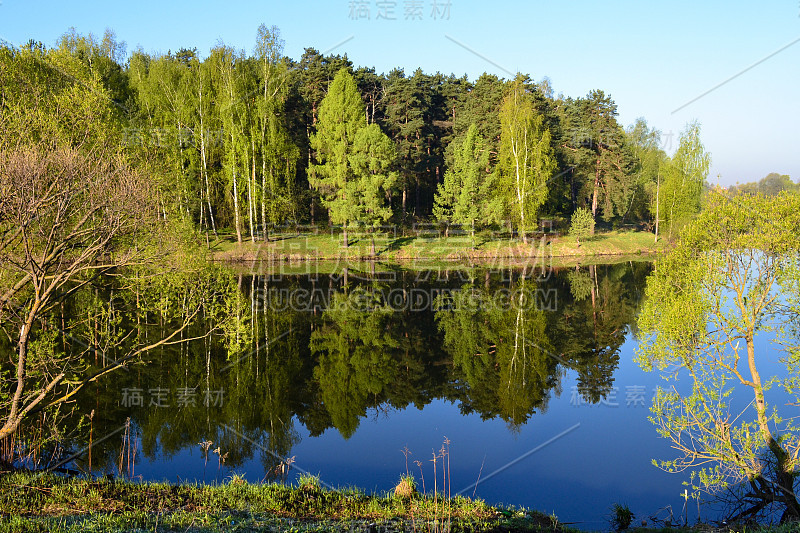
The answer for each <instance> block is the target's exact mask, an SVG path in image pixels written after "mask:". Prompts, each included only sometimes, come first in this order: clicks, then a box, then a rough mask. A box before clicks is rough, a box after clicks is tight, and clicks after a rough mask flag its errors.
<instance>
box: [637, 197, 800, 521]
mask: <svg viewBox="0 0 800 533" xmlns="http://www.w3.org/2000/svg"><path fill="white" fill-rule="evenodd" d="M798 213H800V198H798V197H797V196H793V195H788V194H782V195H780V196H778V197H776V198H772V199H767V198H764V197H760V196H756V197H746V196H738V197H734V198H727V197H726V196H725V195H723V194H720V193H712V195H711V197H710V199H709V205H708V207H707V209H706V210H704V211H703V212H702V213H701V214H700V216H699V217H698V218H697V219H696V220H695V221H694V222H693V223H692V224H690V225H689V226H687V227H686V228H685V230H684V231H683V232H682V233H681V236H680V240H679V242H678V245H677V247H676V248H675V249H674V250H672V251H671V252H670V253H669V254H668V255H667V256H666V257H665V258H663V259H662V260H661V261H659V262H658V264H657V266H656V270H655V272H654V273H653V275H652V276H651V277H650V279H649V280H648V285H647V289H646V295H645V297H646V299H645V304H644V306H643V308H642V311H641V314H640V316H639V322H638V326H639V330H640V333H639V336H640V346H639V349H638V362H639V364H640V365H641V366H642V368H644V369H645V370H652V369H654V368H658V369H659V370H661V371H666V370H667V369H670V370H669V372H668V375H671V376H678V375H680V376H684V375H685V376H686V377H687V378H688V379H689V383H690V384H691V390H690V391H684V390H683V389H681V390H680V391H679V390H678V389H675V388H673V389H671V390H660V391H659V392H658V394H657V397H656V401H655V404H654V406H653V408H652V411H653V418H652V420H653V422H654V423H655V424H656V426H657V428H658V430H659V433H660V434H661V435H662V436H664V437H666V438H669V439H670V440H671V441H672V443H673V444H674V446H673V447H675V448H676V449H677V450H678V452H679V456H678V458H676V459H675V460H669V461H663V462H661V463H660V465H661V467H662V468H664V469H666V470H668V471H682V470H685V469H697V476H696V477H695V478H693V479H694V482H695V485H694V487H695V489H696V490H706V491H709V492H716V491H719V490H721V489H725V488H726V487H728V486H730V485H735V484H737V483H739V482H743V481H747V482H748V483H750V484H752V485H755V486H758V487H763V488H761V489H760V492H758V493H757V494H756V496H751V497H750V498H751V501H753V503H752V505H753V506H754V508H755V509H756V510H758V509H760V508H761V507H763V503H764V501H765V500H766V502H767V503H769V501H770V499H771V498H774V499H775V501H776V502H778V504H779V505H781V506H783V508H784V510H785V511H786V513H787V515H786V516H795V515H796V514H797V512H798V511H800V508H798V506H797V501H796V498H795V496H794V489H793V479H794V476H795V475H796V473H797V472H798V468H800V462H798V460H797V458H796V455H794V454H793V452H792V450H795V449H797V447H798V446H800V428H798V427H797V426H796V425H795V424H794V423H793V422H792V420H791V419H783V418H782V417H780V416H779V414H778V412H777V410H776V409H772V408H771V404H770V402H768V401H767V398H768V396H766V395H765V392H766V391H767V390H768V389H770V387H772V386H774V385H776V384H780V385H781V386H780V387H778V388H779V389H781V390H779V391H776V392H771V393H770V394H771V395H772V397H776V398H780V395H783V397H784V398H785V400H784V401H790V402H797V401H798V398H797V397H796V389H795V388H794V387H792V386H791V385H790V383H792V382H793V379H794V376H795V372H796V368H795V367H794V365H792V364H791V363H790V361H791V357H790V358H788V359H786V360H785V362H786V363H787V364H786V367H785V368H786V372H787V373H788V374H789V375H790V376H791V377H790V379H789V380H788V381H784V382H783V383H781V381H780V380H779V379H778V378H777V377H776V376H773V375H765V376H762V374H761V372H763V368H764V359H765V358H766V357H769V356H770V355H771V354H772V350H769V349H765V348H766V346H762V343H766V340H764V339H763V337H765V336H767V337H769V336H774V339H775V340H774V341H772V343H771V344H772V348H773V349H775V350H776V351H777V353H781V352H784V354H785V353H786V352H785V349H786V346H787V345H788V346H796V341H792V338H793V337H794V335H796V334H797V331H796V330H793V329H792V328H787V327H785V325H784V324H796V323H797V317H798V315H797V308H794V307H793V306H785V305H784V304H783V302H782V300H783V299H784V297H785V296H784V295H789V294H790V293H788V292H785V291H786V289H787V288H791V287H793V286H796V285H793V284H796V281H789V280H794V276H795V275H796V274H797V267H796V264H797V263H796V262H797V253H798V248H799V247H798V241H797V237H796V235H797V232H798V231H800V215H798ZM734 389H742V390H743V391H744V393H745V394H748V395H749V394H752V398H753V403H752V406H753V407H752V410H746V411H745V412H744V413H742V414H739V410H734V409H735V408H734V407H733V406H732V405H731V394H732V392H733V391H734ZM775 395H778V396H775ZM778 402H779V403H784V402H781V401H780V400H778ZM745 413H748V414H749V416H750V418H748V417H746V416H743V415H744V414H745ZM765 461H766V462H767V464H772V465H774V467H772V468H765V467H764V464H765ZM706 465H707V466H706ZM759 495H760V496H759ZM759 502H761V503H762V505H761V507H758V505H757V504H758V503H759Z"/></svg>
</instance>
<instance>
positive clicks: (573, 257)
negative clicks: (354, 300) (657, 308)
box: [211, 230, 667, 270]
mask: <svg viewBox="0 0 800 533" xmlns="http://www.w3.org/2000/svg"><path fill="white" fill-rule="evenodd" d="M348 240H349V243H350V245H349V246H348V247H347V248H345V247H344V246H342V236H341V234H330V233H300V234H299V235H297V234H294V233H292V234H280V235H273V240H271V241H270V242H260V241H256V242H255V243H253V242H252V241H250V240H247V241H245V242H243V243H242V244H238V243H237V242H236V241H235V239H234V238H233V237H231V236H222V237H221V238H220V239H219V240H217V241H214V242H213V243H212V246H211V250H212V254H213V256H214V258H215V259H217V260H223V261H233V262H246V263H252V262H259V263H260V264H262V265H264V266H265V268H268V267H267V265H281V268H283V267H284V266H285V265H290V266H292V265H293V266H295V267H296V268H297V269H298V270H302V268H303V264H304V263H306V262H308V261H328V262H335V263H341V262H342V261H347V262H348V263H356V264H357V263H359V262H360V263H365V262H374V261H376V260H377V261H381V262H385V263H395V264H402V265H408V264H412V265H413V266H414V267H415V268H419V267H424V265H427V264H430V263H436V262H451V263H452V262H456V263H476V264H480V263H496V262H498V261H502V262H503V266H514V265H515V264H528V265H531V266H533V265H536V264H542V265H543V266H558V265H560V264H565V265H566V266H569V265H570V262H571V261H572V262H574V261H581V262H584V261H586V260H592V259H602V260H607V259H609V258H617V257H631V256H642V255H649V254H655V253H659V252H662V251H664V250H666V248H667V244H666V242H665V241H659V242H658V243H655V242H654V239H653V235H652V234H651V233H648V232H643V231H623V230H614V231H608V232H598V233H597V234H596V235H595V236H594V237H592V238H590V239H588V240H585V241H583V242H582V243H581V244H580V245H578V243H577V242H576V241H575V239H574V238H571V237H568V236H553V235H550V236H545V237H539V238H535V239H534V238H532V239H529V241H528V244H524V243H523V242H522V241H521V240H519V239H517V238H515V239H511V238H509V237H508V236H503V235H501V234H493V233H490V232H484V233H480V234H477V235H476V236H475V238H474V239H473V238H472V237H471V236H469V235H458V236H450V237H443V236H437V235H436V234H430V235H426V234H424V233H420V234H419V235H406V236H402V235H395V234H380V235H377V236H376V239H375V255H374V256H373V255H372V245H371V237H370V236H369V235H368V234H365V233H351V234H350V235H349V239H348Z"/></svg>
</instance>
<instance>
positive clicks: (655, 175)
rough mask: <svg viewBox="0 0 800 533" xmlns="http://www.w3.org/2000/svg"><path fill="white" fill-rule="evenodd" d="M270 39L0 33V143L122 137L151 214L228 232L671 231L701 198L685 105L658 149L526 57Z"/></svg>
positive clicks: (607, 99) (644, 133) (96, 146)
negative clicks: (407, 55)
mask: <svg viewBox="0 0 800 533" xmlns="http://www.w3.org/2000/svg"><path fill="white" fill-rule="evenodd" d="M283 50H284V42H283V40H282V39H281V35H280V30H279V29H278V28H277V27H275V26H272V27H268V26H266V25H263V24H262V25H261V26H260V27H259V28H258V30H257V32H256V38H255V43H254V46H253V50H252V52H251V53H246V52H245V51H243V50H236V49H234V48H232V47H230V46H227V45H225V44H224V43H222V42H220V43H219V44H218V45H217V46H215V47H214V48H212V49H211V50H210V51H209V52H208V54H206V55H205V56H203V55H202V54H201V52H199V51H198V50H197V49H196V48H189V47H187V48H182V49H180V50H177V51H174V52H173V51H168V52H167V53H165V54H151V53H147V52H145V51H143V50H142V49H141V48H139V49H137V50H134V51H133V52H131V53H129V54H128V53H127V51H126V45H125V43H123V42H119V41H118V40H117V39H116V37H115V35H114V33H113V32H112V31H110V30H107V31H106V33H105V34H104V36H103V37H102V38H100V39H98V38H96V37H94V36H92V35H88V36H84V35H80V34H78V33H77V32H76V31H75V30H74V29H71V30H69V31H68V32H67V33H65V34H64V35H63V36H62V37H61V39H60V41H59V42H58V43H57V44H56V46H54V47H53V48H47V47H46V46H44V45H43V44H42V43H39V42H36V41H34V40H31V41H30V42H29V43H28V44H27V45H26V46H24V47H21V48H15V47H14V46H12V45H10V44H8V43H4V44H3V46H2V48H0V80H2V82H1V83H2V89H1V90H2V105H0V109H2V114H3V121H2V126H0V128H2V132H0V133H2V137H1V138H2V144H3V145H4V146H3V147H2V148H3V149H13V147H19V146H24V145H28V144H30V143H33V144H42V143H44V144H48V143H50V144H52V145H53V146H55V145H59V144H67V145H71V146H73V147H75V146H84V147H87V148H88V149H89V150H90V151H91V152H92V153H94V154H98V153H100V152H101V151H106V152H107V153H111V152H113V153H115V154H124V158H125V159H126V161H127V162H128V164H130V165H132V166H134V167H136V168H137V169H139V170H140V171H141V172H143V173H144V174H145V175H147V179H148V182H149V184H150V185H149V192H150V193H151V194H152V195H155V196H156V198H155V200H157V204H158V206H159V207H158V210H159V211H160V216H161V217H163V218H172V219H178V220H179V221H181V222H184V221H185V222H187V223H188V224H190V225H191V227H193V228H195V229H197V230H200V231H202V232H207V233H213V234H214V235H218V234H219V233H220V232H225V233H227V234H229V235H235V236H236V239H237V240H238V242H242V241H243V240H246V239H250V240H253V241H255V240H257V239H260V238H266V239H268V238H269V235H270V233H269V230H270V228H274V227H276V226H281V225H290V224H301V223H302V224H323V225H324V224H337V225H342V226H343V227H344V229H345V232H346V229H347V227H348V226H361V227H364V226H366V227H367V228H374V227H377V226H380V225H384V224H392V225H396V226H401V227H411V226H413V225H414V224H416V223H433V222H435V223H442V224H460V225H472V226H473V227H490V226H493V227H500V228H504V227H507V228H508V229H509V230H511V229H514V230H522V231H521V236H522V238H523V240H525V236H526V235H527V233H528V232H534V231H536V230H537V229H538V228H539V222H538V221H539V219H541V218H548V219H555V220H562V221H566V220H568V219H569V218H570V217H571V216H572V214H573V213H574V212H575V211H576V210H578V209H581V208H583V209H586V210H588V211H589V212H590V213H591V216H592V218H593V219H594V220H595V221H596V222H597V223H599V224H601V225H602V224H605V225H607V226H608V227H625V226H627V227H638V228H641V229H647V230H652V229H656V231H657V225H658V222H660V223H661V224H662V226H663V227H664V228H666V229H669V230H670V233H671V228H672V226H673V225H675V224H677V223H682V222H684V221H685V220H688V218H690V217H691V216H693V215H694V214H696V213H697V212H698V211H699V209H700V202H701V194H702V191H703V189H704V187H705V179H706V177H707V173H708V168H709V165H710V156H709V155H708V153H707V152H705V150H704V148H703V145H702V143H701V141H700V125H699V124H698V123H696V122H693V123H690V124H687V126H686V129H685V130H684V132H683V133H682V134H681V136H680V140H679V143H678V148H677V151H676V152H675V153H674V154H673V155H672V156H671V157H670V156H668V155H667V154H666V153H665V151H664V150H663V145H662V142H661V133H660V132H659V131H658V130H656V129H655V128H652V127H650V126H648V124H647V122H646V121H645V120H644V119H639V120H637V121H636V123H635V124H633V125H631V126H629V127H628V128H627V129H626V128H624V127H623V125H621V124H620V123H619V121H618V112H617V105H616V103H615V102H614V100H613V99H612V97H611V96H610V95H608V94H606V93H605V92H603V91H602V90H599V89H598V90H593V91H590V92H589V94H587V95H586V96H581V97H571V96H564V95H561V94H559V95H557V96H556V95H554V94H553V90H552V87H551V84H550V81H549V80H548V79H547V78H542V79H541V80H540V81H534V80H533V79H532V77H531V76H530V75H528V74H517V75H516V76H515V77H514V79H502V78H499V77H497V76H495V75H493V74H487V73H484V74H482V75H481V76H480V77H478V79H476V80H469V79H468V78H467V77H466V76H461V77H458V76H456V75H455V74H442V73H440V72H436V73H433V74H429V73H424V72H423V71H422V70H420V69H417V70H415V71H414V72H413V73H408V72H406V71H405V70H404V69H402V68H397V69H393V70H392V71H390V72H389V73H377V72H376V71H375V69H374V68H369V67H363V66H355V65H354V64H353V63H352V61H350V60H349V59H348V58H347V56H346V55H341V56H340V55H323V54H321V53H320V52H318V51H317V50H315V49H313V48H306V50H305V53H304V54H303V55H302V57H300V58H299V59H298V60H296V59H293V58H290V57H287V56H285V55H284V52H283ZM30 109H36V110H38V112H37V113H34V114H31V113H29V112H28V110H30ZM75 126H77V127H78V128H79V129H78V130H75V129H72V128H73V127H75ZM100 147H104V148H103V149H102V150H101V149H100ZM345 242H346V241H345Z"/></svg>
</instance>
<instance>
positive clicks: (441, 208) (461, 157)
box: [433, 124, 500, 226]
mask: <svg viewBox="0 0 800 533" xmlns="http://www.w3.org/2000/svg"><path fill="white" fill-rule="evenodd" d="M454 142H456V143H457V146H456V148H455V154H454V160H453V166H452V168H449V169H448V170H447V171H446V172H445V174H444V181H443V182H442V183H441V184H440V185H439V188H438V190H437V192H436V198H435V200H434V207H433V214H434V216H435V217H436V219H437V220H439V221H442V222H450V223H453V224H464V225H470V226H471V225H473V224H477V225H485V224H489V223H492V222H498V221H499V219H500V217H499V216H497V211H498V209H497V208H496V207H497V199H496V198H495V194H494V187H493V186H494V175H493V174H492V173H491V172H490V167H489V148H488V143H487V142H486V141H485V140H484V138H483V137H482V136H481V135H480V133H478V128H477V126H476V125H474V124H472V125H471V126H470V127H469V129H468V130H467V133H466V134H465V135H464V137H463V139H461V138H457V139H456V140H455V141H454Z"/></svg>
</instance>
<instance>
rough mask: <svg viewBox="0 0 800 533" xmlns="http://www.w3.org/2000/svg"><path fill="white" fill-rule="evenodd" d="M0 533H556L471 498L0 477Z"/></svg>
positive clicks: (533, 518)
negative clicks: (143, 532)
mask: <svg viewBox="0 0 800 533" xmlns="http://www.w3.org/2000/svg"><path fill="white" fill-rule="evenodd" d="M0 516H2V517H1V518H0V532H7V531H8V532H11V531H14V532H29V531H31V532H33V531H36V532H38V531H52V532H55V533H61V532H64V533H66V532H92V531H182V532H216V531H245V532H246V531H363V532H366V531H373V532H378V531H380V532H386V533H388V532H392V531H448V530H449V531H475V532H479V531H552V532H556V531H565V529H564V528H563V527H562V526H561V525H560V524H559V523H558V520H557V519H556V518H554V517H550V516H545V515H543V514H541V513H537V512H531V511H525V510H518V509H504V508H498V507H491V506H488V505H486V504H485V503H484V502H482V501H480V500H471V499H467V498H462V497H455V498H452V499H448V500H446V501H445V500H443V498H442V496H441V495H438V496H437V497H433V496H431V495H426V496H422V495H420V494H418V493H414V494H413V495H410V496H409V495H405V496H404V497H401V496H396V495H395V494H394V493H389V494H383V495H368V494H365V493H364V492H362V491H359V490H356V489H343V490H327V489H324V488H321V487H320V486H319V484H318V482H316V480H315V479H314V478H312V477H307V478H305V479H301V481H300V483H299V484H298V486H294V487H291V486H286V485H281V484H273V483H269V484H250V483H246V482H244V481H242V480H241V479H239V478H236V477H234V478H232V479H230V480H228V482H227V483H225V484H223V485H213V486H212V485H194V484H181V485H172V484H166V483H131V482H126V481H119V480H116V481H114V480H106V479H102V480H87V479H83V478H69V479H68V478H64V477H60V476H54V475H51V474H43V475H37V476H34V475H31V474H4V475H2V476H0Z"/></svg>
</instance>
